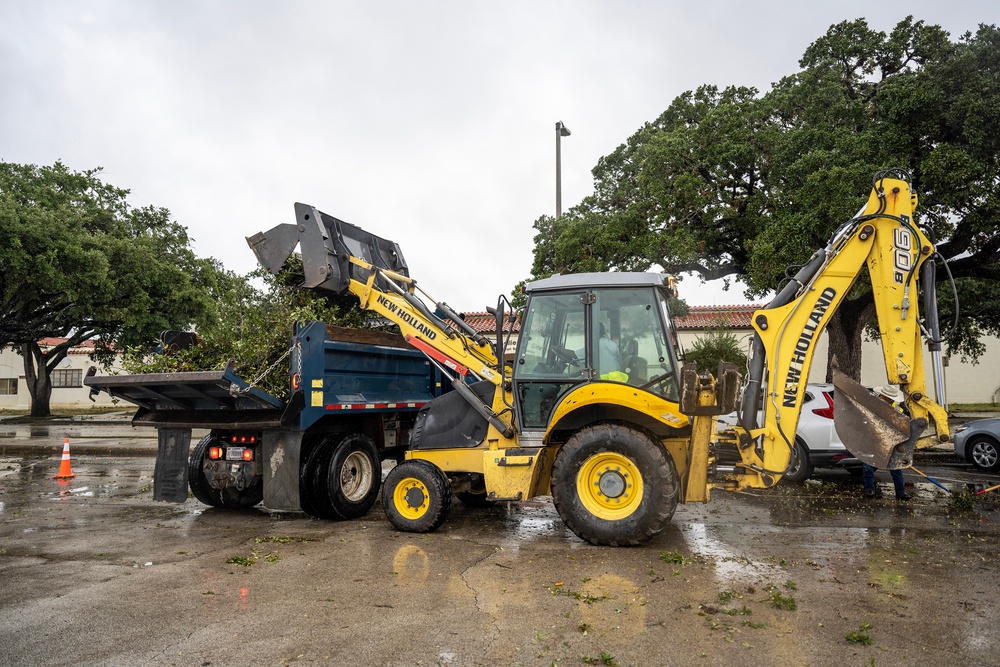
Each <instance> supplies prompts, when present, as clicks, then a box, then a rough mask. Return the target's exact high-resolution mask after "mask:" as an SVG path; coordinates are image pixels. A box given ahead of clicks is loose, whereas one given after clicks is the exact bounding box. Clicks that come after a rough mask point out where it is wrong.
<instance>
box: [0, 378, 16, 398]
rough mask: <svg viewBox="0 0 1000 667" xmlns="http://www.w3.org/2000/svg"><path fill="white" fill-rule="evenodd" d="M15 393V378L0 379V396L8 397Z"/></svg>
mask: <svg viewBox="0 0 1000 667" xmlns="http://www.w3.org/2000/svg"><path fill="white" fill-rule="evenodd" d="M16 393H17V378H3V379H0V396H9V395H11V394H16Z"/></svg>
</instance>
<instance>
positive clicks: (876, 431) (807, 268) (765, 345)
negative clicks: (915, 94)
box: [727, 170, 949, 488]
mask: <svg viewBox="0 0 1000 667" xmlns="http://www.w3.org/2000/svg"><path fill="white" fill-rule="evenodd" d="M916 204H917V197H916V195H915V194H911V192H910V186H909V183H908V182H907V180H906V174H905V173H903V172H901V171H899V170H893V171H891V172H885V173H883V174H879V175H878V176H876V179H875V182H874V185H873V189H872V192H871V196H870V197H869V200H868V203H867V204H866V206H865V207H864V209H862V211H861V212H859V214H858V215H857V216H856V217H854V218H853V219H852V220H850V221H849V222H847V223H846V224H845V225H843V226H842V227H841V228H840V229H839V230H838V231H837V232H836V233H835V234H834V236H833V238H832V239H831V241H830V243H829V244H828V245H827V246H826V247H825V248H823V249H821V250H819V251H817V252H816V253H815V254H814V255H813V257H812V258H811V259H810V261H809V262H808V263H807V264H806V265H804V266H803V267H802V269H801V270H800V271H799V273H798V274H797V275H796V276H795V278H794V279H793V280H792V281H791V282H790V283H789V284H788V285H786V286H785V288H784V289H783V290H782V291H781V292H780V293H779V294H778V295H777V296H776V297H775V298H774V300H773V301H772V302H771V303H770V304H768V306H766V307H765V308H762V309H761V310H758V311H757V312H755V313H754V315H753V319H752V325H753V328H754V331H755V336H754V343H753V349H752V352H751V359H750V368H749V372H748V376H747V380H746V384H745V387H744V391H743V395H742V401H741V408H740V418H739V419H740V429H739V450H740V455H741V458H742V463H743V465H742V466H738V467H737V468H736V471H735V472H734V473H733V474H732V475H731V476H730V477H729V478H728V479H727V482H728V484H729V485H730V487H732V486H735V487H736V488H743V487H755V488H764V487H769V486H773V485H774V484H775V483H777V481H778V479H780V477H781V475H782V474H783V473H784V471H785V469H786V468H787V466H788V463H789V460H790V457H791V453H792V450H793V447H794V446H795V430H796V427H797V425H798V421H799V415H800V413H801V410H802V401H803V397H804V393H805V390H806V382H807V380H808V375H809V369H810V366H811V363H812V358H813V354H814V352H815V350H816V345H817V343H818V341H819V338H820V334H821V333H822V332H823V330H824V329H825V328H826V326H827V324H828V323H829V321H830V318H831V317H832V316H833V314H834V313H835V312H836V310H837V308H838V307H839V306H840V304H841V302H842V301H843V299H844V297H845V296H846V295H847V293H848V292H849V290H850V289H851V286H852V285H853V284H854V282H855V281H856V280H857V278H858V276H859V275H860V274H861V273H862V272H863V269H864V268H865V267H867V269H868V275H869V277H870V280H871V285H872V290H873V293H874V297H875V304H876V312H877V316H878V328H879V335H880V337H881V341H882V349H883V351H884V354H885V369H886V375H887V377H888V380H889V382H890V383H892V384H898V385H900V388H901V389H902V390H903V392H904V394H905V396H906V407H907V409H908V412H909V416H907V415H905V414H903V413H901V412H899V411H897V410H894V409H892V407H891V406H889V405H888V404H886V403H884V402H882V401H880V400H879V399H878V398H876V397H875V396H873V395H872V394H871V393H870V392H869V391H868V390H867V389H865V388H864V387H863V386H861V385H860V384H859V383H857V382H856V381H854V380H853V379H851V378H849V377H847V376H846V375H844V374H843V373H839V371H835V374H834V384H835V386H836V389H837V391H836V392H835V401H836V403H835V409H834V420H835V424H836V429H837V433H838V435H839V436H840V438H841V440H842V441H843V442H844V445H845V446H846V447H847V448H848V450H850V451H851V452H852V453H853V454H854V455H855V456H857V457H858V458H859V459H860V460H861V461H862V462H864V463H869V464H871V465H874V466H876V467H878V468H883V469H898V468H904V467H908V466H909V465H911V463H912V456H913V451H914V449H915V448H917V447H927V446H931V445H933V444H937V443H938V442H946V441H947V440H948V439H949V434H948V415H947V412H946V411H945V409H944V408H943V407H942V406H941V405H940V404H938V403H937V402H935V401H934V400H932V399H931V398H930V397H928V396H927V387H926V381H925V374H924V359H923V352H922V348H921V343H922V336H921V325H920V322H919V317H920V315H919V312H918V303H919V299H918V289H919V287H920V286H921V285H920V276H921V268H922V267H923V265H924V263H925V262H927V260H929V259H931V258H932V257H933V255H934V245H933V244H932V243H931V241H930V240H929V239H928V238H927V236H926V235H925V234H924V233H923V231H921V230H920V229H919V228H918V227H917V226H916V224H915V223H914V221H913V212H914V209H915V208H916ZM928 269H931V271H927V272H925V273H932V270H933V264H930V265H928ZM924 281H925V282H932V281H928V280H927V279H926V278H925V279H924ZM923 287H924V289H925V290H926V289H928V286H927V285H923ZM930 289H931V290H933V287H931V288H930ZM928 297H929V299H930V301H929V302H928V303H931V304H934V303H936V302H934V301H933V292H931V293H930V294H929V295H925V298H928ZM928 310H933V311H934V312H933V316H935V317H936V308H929V309H928ZM928 329H929V330H936V322H935V323H933V326H932V327H931V326H929V327H928ZM938 399H939V400H942V399H941V397H940V396H939V397H938ZM759 406H760V407H762V414H763V424H760V425H758V424H757V411H758V409H759ZM929 423H932V425H933V430H934V433H929V434H925V432H924V430H925V428H926V427H927V426H928V424H929Z"/></svg>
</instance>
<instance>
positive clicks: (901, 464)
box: [833, 369, 927, 470]
mask: <svg viewBox="0 0 1000 667" xmlns="http://www.w3.org/2000/svg"><path fill="white" fill-rule="evenodd" d="M833 386H834V387H836V391H835V392H834V406H833V422H834V428H836V429H837V435H838V436H840V439H841V441H843V443H844V446H845V447H847V449H848V450H849V451H850V452H851V453H852V454H854V456H856V457H857V458H858V460H859V461H861V462H862V463H867V464H868V465H870V466H874V467H875V468H880V469H882V470H899V469H901V468H909V467H910V466H911V465H913V451H914V449H915V448H916V444H917V440H918V439H919V438H920V435H921V433H923V430H924V429H925V428H926V427H927V420H926V419H910V418H909V417H907V416H906V415H905V414H903V413H902V412H900V411H899V410H897V409H895V408H894V407H892V406H891V405H889V404H888V403H886V402H885V401H883V400H881V399H880V398H878V397H877V396H875V395H874V394H872V393H871V392H870V391H868V389H866V388H865V387H864V386H863V385H861V384H859V383H858V382H856V381H855V380H853V379H852V378H850V377H848V376H846V375H844V374H843V373H841V372H840V371H839V370H837V369H834V371H833Z"/></svg>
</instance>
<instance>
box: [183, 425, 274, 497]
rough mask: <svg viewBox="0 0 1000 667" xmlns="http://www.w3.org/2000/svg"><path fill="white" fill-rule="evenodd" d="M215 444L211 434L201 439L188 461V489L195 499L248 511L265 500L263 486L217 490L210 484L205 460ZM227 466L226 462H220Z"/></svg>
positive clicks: (255, 485)
mask: <svg viewBox="0 0 1000 667" xmlns="http://www.w3.org/2000/svg"><path fill="white" fill-rule="evenodd" d="M213 442H215V438H214V437H213V436H212V435H211V434H209V435H206V436H205V437H204V438H202V439H201V442H199V443H198V444H197V446H195V448H194V451H193V452H192V453H191V458H190V459H189V460H188V487H189V488H190V489H191V493H192V494H194V497H195V498H197V499H198V500H200V501H201V502H203V503H205V504H206V505H210V506H212V507H225V508H227V509H248V508H250V507H253V506H255V505H257V504H259V503H260V501H262V500H264V487H263V485H262V484H254V485H253V486H251V487H248V488H246V489H243V490H238V489H234V488H230V487H226V488H224V489H216V488H214V487H213V486H212V485H211V484H210V483H209V478H208V473H206V472H205V459H206V457H207V456H208V447H209V446H210V445H211V444H212V443H213ZM220 464H221V465H225V462H224V461H222V462H220Z"/></svg>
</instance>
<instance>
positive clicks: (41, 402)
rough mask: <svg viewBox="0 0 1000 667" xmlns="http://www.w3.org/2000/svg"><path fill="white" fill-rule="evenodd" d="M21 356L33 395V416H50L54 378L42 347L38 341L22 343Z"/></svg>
mask: <svg viewBox="0 0 1000 667" xmlns="http://www.w3.org/2000/svg"><path fill="white" fill-rule="evenodd" d="M21 357H22V358H23V359H24V382H25V384H26V385H27V386H28V395H29V396H31V416H32V417H48V416H49V415H51V414H52V411H51V409H50V408H49V401H50V399H51V398H52V380H51V378H50V377H49V369H48V366H46V365H45V361H46V359H45V355H44V354H43V353H42V348H41V347H39V346H38V344H37V343H22V344H21Z"/></svg>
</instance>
